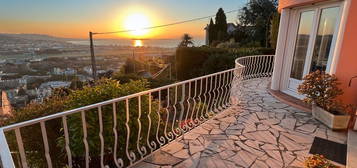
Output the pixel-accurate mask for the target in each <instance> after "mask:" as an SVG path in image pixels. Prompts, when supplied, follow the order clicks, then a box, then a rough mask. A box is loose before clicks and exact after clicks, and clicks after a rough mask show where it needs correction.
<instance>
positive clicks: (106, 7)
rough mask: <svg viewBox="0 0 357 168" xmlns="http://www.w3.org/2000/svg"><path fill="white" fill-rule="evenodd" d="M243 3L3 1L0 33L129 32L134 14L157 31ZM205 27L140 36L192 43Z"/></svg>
mask: <svg viewBox="0 0 357 168" xmlns="http://www.w3.org/2000/svg"><path fill="white" fill-rule="evenodd" d="M246 2H247V0H126V1H123V0H58V1H54V0H2V1H1V5H0V32H1V33H36V34H49V35H54V36H59V37H73V38H85V37H87V34H88V31H93V32H106V31H117V30H123V29H127V27H128V26H127V25H128V24H129V25H130V24H131V23H126V22H128V21H127V20H128V18H138V17H135V16H137V15H138V14H139V15H140V16H141V17H145V18H146V19H147V20H148V21H144V23H146V22H148V23H146V24H144V25H149V26H155V25H161V24H167V23H172V22H177V21H182V20H186V19H192V18H196V17H203V16H207V15H212V14H215V13H216V12H217V10H218V8H219V7H222V8H223V9H224V10H225V11H230V10H235V9H240V8H241V7H242V6H243V5H244V4H245V3H246ZM237 14H238V13H237V12H235V13H231V14H227V20H228V22H236V19H237ZM133 15H135V16H134V17H133ZM140 16H139V18H141V17H140ZM131 20H133V19H131ZM129 22H131V21H129ZM208 22H209V19H207V20H202V21H196V22H191V23H186V24H182V25H178V26H173V27H167V28H159V29H155V30H150V31H148V32H145V33H142V34H144V35H141V36H142V37H145V38H178V37H180V36H181V35H182V34H183V33H189V34H191V35H192V36H194V37H196V38H202V37H203V36H204V30H203V28H204V26H205V25H206V24H207V23H208ZM142 23H143V22H140V24H142ZM132 24H134V25H136V24H137V23H132ZM132 36H134V35H133V34H116V35H114V36H113V35H110V36H108V35H105V36H104V35H103V36H101V37H102V38H114V37H115V38H127V37H132Z"/></svg>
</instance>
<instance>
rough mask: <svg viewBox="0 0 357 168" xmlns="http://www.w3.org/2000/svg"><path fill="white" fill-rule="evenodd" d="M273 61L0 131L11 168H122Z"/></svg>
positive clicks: (225, 100)
mask: <svg viewBox="0 0 357 168" xmlns="http://www.w3.org/2000/svg"><path fill="white" fill-rule="evenodd" d="M272 63H273V56H249V57H243V58H239V59H237V60H236V67H235V68H233V69H229V70H225V71H222V72H218V73H214V74H210V75H206V76H202V77H198V78H194V79H190V80H186V81H182V82H178V83H175V84H171V85H167V86H163V87H160V88H156V89H151V90H147V91H143V92H140V93H136V94H132V95H128V96H124V97H120V98H116V99H112V100H108V101H104V102H101V103H97V104H93V105H89V106H85V107H81V108H77V109H73V110H69V111H65V112H61V113H56V114H53V115H49V116H46V117H40V118H37V119H33V120H29V121H25V122H21V123H17V124H13V125H9V126H5V127H2V128H0V147H1V148H0V159H1V161H0V163H1V164H2V167H4V168H10V167H11V168H12V167H24V168H27V167H65V166H67V167H127V166H131V165H133V164H135V163H137V162H138V161H140V160H141V159H143V158H145V157H146V156H148V155H149V154H151V153H152V152H154V151H155V150H157V149H159V148H161V147H163V146H164V145H166V144H167V143H169V142H170V141H173V140H175V139H176V138H178V137H180V136H181V135H183V134H184V133H186V132H188V131H189V130H191V129H193V128H195V127H196V126H198V125H200V124H202V123H203V122H205V121H206V120H208V119H209V118H211V117H212V116H214V115H215V114H216V113H218V112H220V111H222V110H224V109H225V108H227V107H229V106H230V105H231V100H230V97H231V91H232V90H231V89H232V86H233V85H237V84H239V81H240V80H247V79H251V78H257V77H265V76H270V75H271V73H272V67H273V66H272Z"/></svg>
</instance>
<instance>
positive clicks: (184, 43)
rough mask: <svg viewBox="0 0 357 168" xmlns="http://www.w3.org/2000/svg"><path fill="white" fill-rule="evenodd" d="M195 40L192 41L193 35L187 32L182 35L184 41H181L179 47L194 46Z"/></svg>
mask: <svg viewBox="0 0 357 168" xmlns="http://www.w3.org/2000/svg"><path fill="white" fill-rule="evenodd" d="M193 46H194V45H193V42H192V37H191V36H190V35H189V34H187V33H185V34H184V35H183V36H182V41H181V42H180V44H179V47H193Z"/></svg>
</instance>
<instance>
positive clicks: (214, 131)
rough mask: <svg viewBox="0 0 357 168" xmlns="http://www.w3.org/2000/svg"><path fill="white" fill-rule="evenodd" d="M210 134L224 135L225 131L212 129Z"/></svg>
mask: <svg viewBox="0 0 357 168" xmlns="http://www.w3.org/2000/svg"><path fill="white" fill-rule="evenodd" d="M210 134H211V135H212V134H223V131H222V130H221V129H218V128H214V129H212V131H211V132H210Z"/></svg>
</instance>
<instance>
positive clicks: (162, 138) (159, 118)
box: [156, 90, 165, 147]
mask: <svg viewBox="0 0 357 168" xmlns="http://www.w3.org/2000/svg"><path fill="white" fill-rule="evenodd" d="M158 94H159V105H158V109H157V112H156V113H157V116H158V121H157V129H156V141H157V142H158V143H159V145H160V147H161V146H162V145H164V144H165V138H164V137H162V136H160V138H159V133H160V121H161V115H160V110H161V90H159V93H158Z"/></svg>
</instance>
